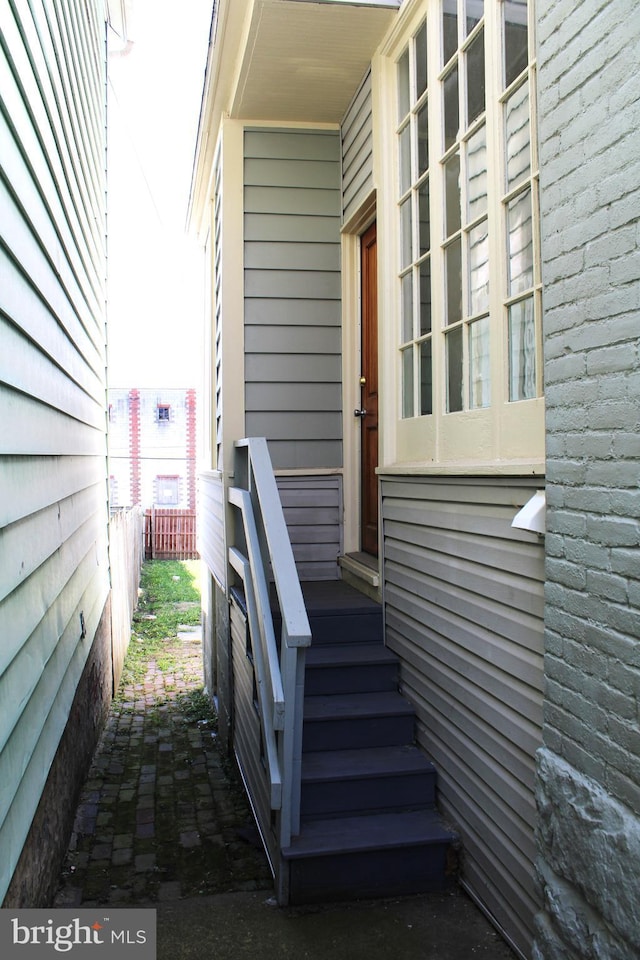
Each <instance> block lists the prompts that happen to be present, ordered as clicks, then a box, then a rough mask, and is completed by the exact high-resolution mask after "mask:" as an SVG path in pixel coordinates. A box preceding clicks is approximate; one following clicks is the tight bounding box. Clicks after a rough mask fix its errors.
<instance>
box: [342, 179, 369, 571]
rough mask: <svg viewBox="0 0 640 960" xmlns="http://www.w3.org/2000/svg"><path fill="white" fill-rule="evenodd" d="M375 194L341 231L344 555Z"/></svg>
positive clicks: (356, 531) (351, 516)
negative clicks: (365, 242)
mask: <svg viewBox="0 0 640 960" xmlns="http://www.w3.org/2000/svg"><path fill="white" fill-rule="evenodd" d="M376 208H377V205H376V193H375V190H374V191H372V192H371V194H369V196H368V197H367V198H366V200H365V201H364V203H363V204H362V206H361V207H360V208H359V209H358V211H357V212H356V214H354V216H353V217H352V218H351V219H350V220H349V221H348V222H347V223H346V224H344V226H343V228H342V430H343V433H342V436H343V465H344V484H343V497H344V552H345V553H356V552H357V551H359V550H360V513H361V511H360V472H361V466H360V450H361V442H360V434H361V431H360V421H359V420H357V419H356V417H354V415H353V411H354V410H355V409H356V408H359V407H360V372H361V371H360V345H361V343H360V328H361V323H360V321H361V317H360V237H361V235H362V234H363V233H364V231H365V230H366V229H367V227H369V226H371V224H372V223H373V221H374V220H375V219H376Z"/></svg>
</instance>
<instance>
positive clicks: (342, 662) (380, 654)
mask: <svg viewBox="0 0 640 960" xmlns="http://www.w3.org/2000/svg"><path fill="white" fill-rule="evenodd" d="M397 662H398V658H397V657H396V656H395V654H393V653H391V651H390V650H388V649H387V647H385V646H384V645H383V644H382V643H345V644H325V645H321V646H315V647H314V645H313V644H311V647H310V648H309V649H308V651H307V666H310V667H325V666H327V667H329V666H347V665H348V664H354V665H361V664H373V663H377V664H378V663H383V664H397Z"/></svg>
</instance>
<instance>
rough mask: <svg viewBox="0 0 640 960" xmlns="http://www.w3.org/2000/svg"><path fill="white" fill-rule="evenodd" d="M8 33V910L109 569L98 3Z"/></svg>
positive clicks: (2, 805) (3, 770)
mask: <svg viewBox="0 0 640 960" xmlns="http://www.w3.org/2000/svg"><path fill="white" fill-rule="evenodd" d="M0 33H1V34H2V46H0V89H1V90H2V98H1V101H0V142H1V143H2V172H1V173H0V223H1V224H2V230H1V232H2V245H1V246H0V343H1V348H0V409H2V412H3V426H2V430H0V637H1V638H2V642H1V644H0V863H1V864H2V869H0V902H2V900H3V899H4V896H5V894H6V892H7V888H8V886H9V883H10V881H11V877H12V875H13V873H14V870H15V867H16V864H17V862H18V859H19V857H20V854H21V851H22V848H23V845H24V843H25V839H26V837H27V835H28V832H29V828H30V826H31V822H32V819H33V816H34V813H35V811H36V808H37V806H38V802H39V800H40V797H41V795H42V792H43V788H44V786H45V782H46V779H47V774H48V771H49V769H50V767H51V764H52V762H53V760H54V757H55V754H56V750H57V747H58V744H59V742H60V738H61V736H62V733H63V731H64V729H65V726H66V723H67V719H68V717H69V714H70V710H71V705H72V703H73V699H74V696H75V693H76V690H77V687H78V683H79V681H80V678H81V675H82V671H83V668H84V665H85V663H86V660H87V657H88V655H89V652H90V650H91V645H92V642H93V638H94V636H95V634H96V630H97V627H98V624H99V622H100V619H101V617H102V614H103V611H104V608H105V603H106V600H107V595H108V590H109V567H108V552H107V529H108V510H107V500H106V496H107V483H106V479H107V467H106V436H105V431H106V417H105V365H106V360H105V317H104V302H105V252H104V251H105V244H104V236H105V209H104V207H105V203H104V198H105V142H104V131H105V109H104V101H105V63H106V56H105V22H104V5H103V3H102V2H100V0H64V2H62V0H51V2H47V3H44V2H42V0H34V2H32V3H31V2H30V3H26V2H17V0H6V2H5V3H4V4H3V5H2V14H1V22H0ZM82 624H84V631H83V627H82ZM52 819H54V820H55V817H53V818H52Z"/></svg>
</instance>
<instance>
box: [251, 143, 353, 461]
mask: <svg viewBox="0 0 640 960" xmlns="http://www.w3.org/2000/svg"><path fill="white" fill-rule="evenodd" d="M339 150H340V144H339V138H338V134H337V132H336V133H333V132H332V131H311V130H273V129H252V130H247V131H246V132H245V345H246V349H245V383H246V432H247V435H248V436H254V435H258V436H266V437H267V439H269V440H272V441H273V443H270V451H271V456H272V460H273V465H274V468H275V469H305V468H306V469H308V468H310V467H313V468H315V467H340V466H341V465H342V426H341V414H340V410H341V401H340V396H341V362H340V354H341V336H340V324H341V318H340V157H339ZM309 379H311V380H313V382H314V383H316V384H318V383H321V384H324V385H325V386H326V391H325V393H324V397H325V403H326V405H325V406H323V405H319V406H317V407H316V408H315V410H314V416H313V417H304V416H300V415H299V407H298V400H297V398H298V396H299V394H300V392H301V390H303V388H304V386H305V385H306V384H307V382H308V381H309ZM274 384H278V385H279V386H280V388H281V390H280V395H279V399H278V403H277V405H276V406H274V405H273V403H272V398H273V396H274V394H273V390H272V389H271V388H272V387H273V385H274Z"/></svg>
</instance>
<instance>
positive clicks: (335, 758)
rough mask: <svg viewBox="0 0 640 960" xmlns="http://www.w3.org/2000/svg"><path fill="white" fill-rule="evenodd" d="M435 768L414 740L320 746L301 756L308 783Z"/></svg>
mask: <svg viewBox="0 0 640 960" xmlns="http://www.w3.org/2000/svg"><path fill="white" fill-rule="evenodd" d="M434 770H435V768H434V766H433V764H432V763H431V762H430V761H429V760H427V758H426V757H425V755H424V754H423V753H422V751H421V750H419V749H418V748H417V747H416V746H414V745H413V744H402V745H400V746H388V747H361V748H359V749H351V750H318V751H313V752H309V753H305V754H303V756H302V779H303V781H304V782H307V783H312V782H317V781H325V780H332V779H339V780H357V779H363V778H367V777H377V776H384V775H388V776H397V775H400V774H403V773H432V772H434Z"/></svg>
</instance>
